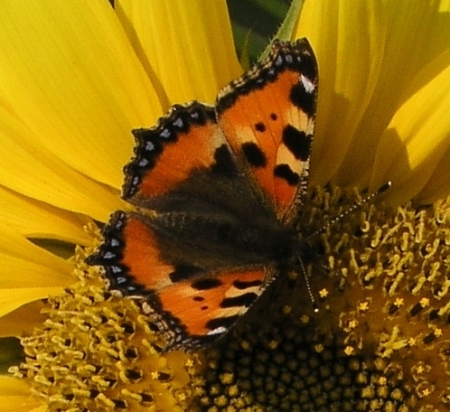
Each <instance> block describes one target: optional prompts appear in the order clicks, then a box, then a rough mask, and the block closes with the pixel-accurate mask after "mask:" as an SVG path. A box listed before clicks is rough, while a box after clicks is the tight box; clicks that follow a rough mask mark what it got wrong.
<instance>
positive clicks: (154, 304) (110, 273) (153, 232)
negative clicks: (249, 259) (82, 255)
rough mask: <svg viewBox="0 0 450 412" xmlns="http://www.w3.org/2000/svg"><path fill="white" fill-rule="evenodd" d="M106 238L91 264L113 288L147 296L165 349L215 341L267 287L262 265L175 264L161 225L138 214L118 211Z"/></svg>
mask: <svg viewBox="0 0 450 412" xmlns="http://www.w3.org/2000/svg"><path fill="white" fill-rule="evenodd" d="M156 225H157V224H156ZM103 236H104V239H105V240H104V243H103V244H102V245H101V247H100V248H99V250H98V251H97V252H96V254H94V255H92V256H91V257H90V258H89V263H90V264H96V265H102V266H104V267H105V270H106V275H107V277H108V279H109V280H110V282H111V288H112V289H118V290H120V291H122V293H123V294H124V295H127V296H130V297H144V298H146V299H147V301H148V304H149V305H148V306H146V307H147V310H148V313H149V315H150V316H151V318H152V320H153V323H154V325H155V326H156V327H157V328H158V329H159V331H160V332H161V333H163V335H164V336H165V340H166V345H167V346H166V347H165V349H166V350H171V349H177V348H183V349H184V350H193V349H196V348H198V347H201V346H204V345H205V344H208V343H211V342H214V341H215V340H217V339H218V338H219V337H220V336H222V335H223V334H225V333H226V332H227V331H228V330H229V329H230V327H231V326H232V325H234V323H236V321H237V320H238V319H239V318H240V317H241V316H242V315H243V314H244V313H245V312H247V310H248V308H249V307H250V306H251V305H252V304H253V303H254V301H255V300H256V299H257V298H258V297H259V296H260V295H261V294H262V292H263V290H264V289H265V288H266V287H267V285H268V282H267V280H266V279H267V273H266V271H267V268H264V267H262V266H260V267H252V268H251V267H245V268H241V269H239V268H234V269H233V270H227V271H218V272H216V273H214V272H213V271H204V270H202V268H199V267H195V266H190V265H187V264H176V263H175V262H174V261H173V260H172V262H171V261H170V259H168V258H167V257H165V256H164V253H163V252H162V251H163V250H164V246H163V244H162V243H161V237H160V236H159V234H158V230H157V227H152V225H151V220H149V219H143V218H142V217H141V216H139V215H136V214H127V213H124V212H116V213H115V214H114V215H113V217H112V219H111V221H110V223H109V224H108V225H107V226H106V227H105V229H104V231H103Z"/></svg>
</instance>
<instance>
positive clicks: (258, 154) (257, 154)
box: [241, 142, 267, 167]
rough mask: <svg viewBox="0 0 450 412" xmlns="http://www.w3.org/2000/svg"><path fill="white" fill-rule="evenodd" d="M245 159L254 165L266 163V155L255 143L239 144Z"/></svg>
mask: <svg viewBox="0 0 450 412" xmlns="http://www.w3.org/2000/svg"><path fill="white" fill-rule="evenodd" d="M241 148H242V152H243V153H244V156H245V158H246V159H247V161H248V162H249V163H250V164H251V165H252V166H254V167H264V166H265V165H266V163H267V159H266V156H265V155H264V153H263V152H262V150H261V149H260V148H259V147H258V145H257V144H255V143H252V142H247V143H244V144H242V146H241Z"/></svg>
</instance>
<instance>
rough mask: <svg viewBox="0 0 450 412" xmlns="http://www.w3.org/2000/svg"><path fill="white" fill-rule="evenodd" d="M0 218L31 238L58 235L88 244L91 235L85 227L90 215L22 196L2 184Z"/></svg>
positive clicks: (60, 237)
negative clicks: (85, 215) (86, 215)
mask: <svg viewBox="0 0 450 412" xmlns="http://www.w3.org/2000/svg"><path fill="white" fill-rule="evenodd" d="M0 221H1V222H8V226H9V227H11V228H12V229H13V230H16V231H17V232H19V233H20V234H22V235H24V236H27V237H32V238H47V239H57V240H62V241H66V242H70V243H74V244H83V245H87V244H90V243H91V242H92V239H91V237H90V236H89V235H88V234H87V233H86V232H85V231H84V230H83V226H84V225H86V224H87V223H88V222H89V219H87V218H86V217H84V216H83V215H79V214H75V213H70V212H67V211H65V210H62V209H58V208H56V207H53V206H50V205H48V204H46V203H43V202H39V201H35V200H33V199H31V198H29V197H26V196H21V195H19V194H17V193H15V192H12V191H11V190H8V189H6V188H4V187H1V186H0Z"/></svg>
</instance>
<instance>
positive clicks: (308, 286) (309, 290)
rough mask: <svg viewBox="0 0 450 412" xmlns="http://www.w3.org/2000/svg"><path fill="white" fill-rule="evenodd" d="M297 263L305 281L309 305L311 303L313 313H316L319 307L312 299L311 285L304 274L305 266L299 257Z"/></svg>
mask: <svg viewBox="0 0 450 412" xmlns="http://www.w3.org/2000/svg"><path fill="white" fill-rule="evenodd" d="M298 262H299V263H300V270H301V272H302V275H303V279H305V284H306V290H307V291H308V295H309V298H310V299H311V303H312V306H313V310H314V313H318V312H319V305H318V304H317V303H316V300H315V299H314V295H313V293H312V290H311V285H310V284H309V279H308V276H307V274H306V269H305V265H304V264H303V260H302V259H301V258H300V256H298Z"/></svg>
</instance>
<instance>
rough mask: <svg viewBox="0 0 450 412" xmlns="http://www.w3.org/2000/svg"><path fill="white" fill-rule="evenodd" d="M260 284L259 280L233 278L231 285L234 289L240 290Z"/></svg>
mask: <svg viewBox="0 0 450 412" xmlns="http://www.w3.org/2000/svg"><path fill="white" fill-rule="evenodd" d="M261 285H262V281H261V280H250V281H242V280H235V281H234V282H233V286H234V287H235V288H236V289H240V290H243V289H247V288H252V287H255V286H261Z"/></svg>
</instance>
